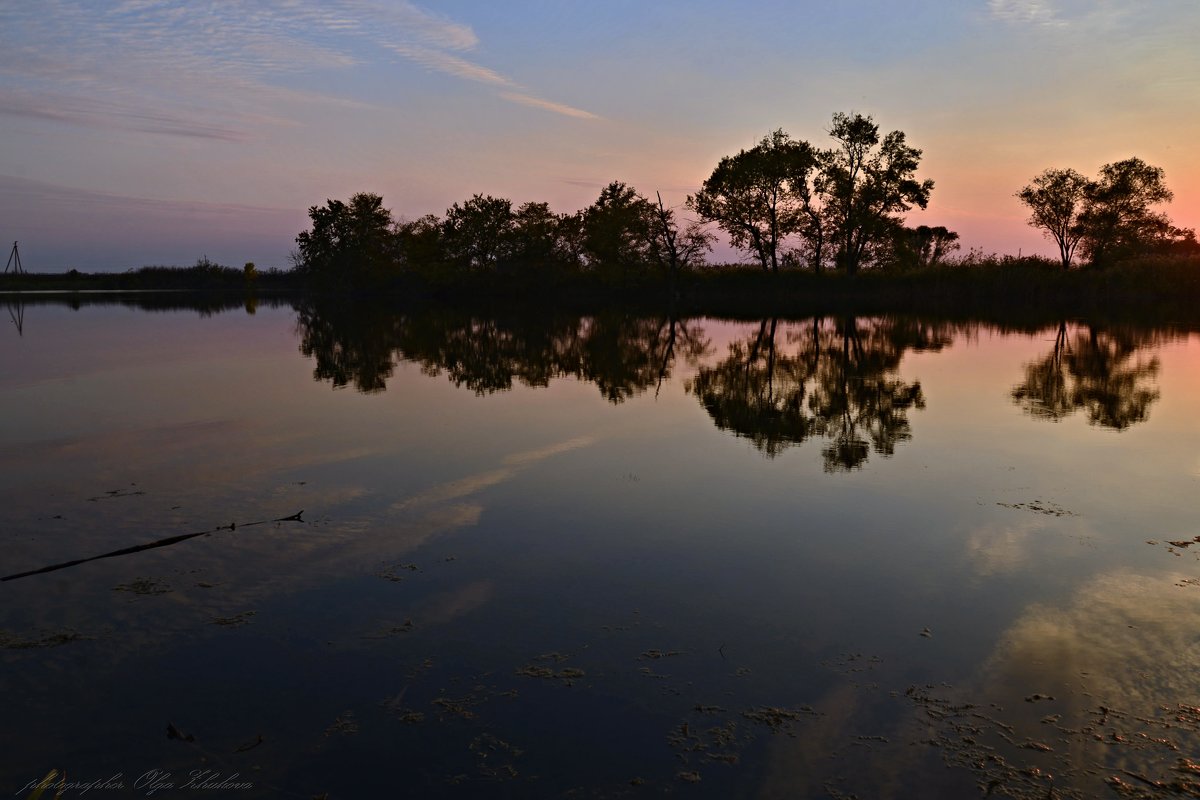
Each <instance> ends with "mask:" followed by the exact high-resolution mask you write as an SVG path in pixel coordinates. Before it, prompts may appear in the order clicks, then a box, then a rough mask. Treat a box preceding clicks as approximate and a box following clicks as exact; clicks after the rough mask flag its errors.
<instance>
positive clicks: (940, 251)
mask: <svg viewBox="0 0 1200 800" xmlns="http://www.w3.org/2000/svg"><path fill="white" fill-rule="evenodd" d="M892 247H893V250H894V252H893V260H894V263H895V264H896V265H897V266H900V267H934V266H937V265H938V264H941V263H942V259H944V258H945V257H946V256H948V255H949V254H950V253H953V252H954V251H955V250H958V249H959V244H958V234H957V233H955V232H954V231H952V230H949V229H947V228H945V227H943V226H941V225H938V226H936V227H930V226H928V225H918V226H917V227H915V228H899V229H898V230H897V231H896V235H895V238H894V239H893V242H892Z"/></svg>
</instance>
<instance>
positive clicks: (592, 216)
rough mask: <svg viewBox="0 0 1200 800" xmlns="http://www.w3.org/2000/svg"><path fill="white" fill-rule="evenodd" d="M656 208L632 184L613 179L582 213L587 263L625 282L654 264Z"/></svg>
mask: <svg viewBox="0 0 1200 800" xmlns="http://www.w3.org/2000/svg"><path fill="white" fill-rule="evenodd" d="M654 217H655V214H654V207H653V206H652V205H651V204H650V201H648V200H647V199H646V198H644V197H642V196H641V195H640V194H638V193H637V191H636V190H635V189H634V188H633V187H632V186H627V185H626V184H624V183H621V182H620V181H613V182H612V183H610V184H609V185H608V186H605V187H604V189H603V190H601V192H600V197H598V198H597V199H596V202H595V203H593V204H592V205H591V206H589V207H588V208H587V209H585V210H584V212H583V250H584V252H585V253H586V255H587V260H588V266H589V267H590V268H592V269H595V270H600V271H603V272H606V273H608V274H613V273H615V274H616V275H617V276H618V277H619V279H620V280H621V281H622V282H624V281H625V279H626V277H627V275H628V273H629V272H631V271H634V270H636V269H638V268H641V267H644V266H645V265H647V264H650V263H652V261H653V255H652V249H653V247H654V235H653V229H654Z"/></svg>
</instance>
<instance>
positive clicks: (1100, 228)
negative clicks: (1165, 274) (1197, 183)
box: [1079, 158, 1173, 264]
mask: <svg viewBox="0 0 1200 800" xmlns="http://www.w3.org/2000/svg"><path fill="white" fill-rule="evenodd" d="M1164 179H1165V173H1164V172H1163V170H1162V168H1161V167H1152V166H1150V165H1149V164H1147V163H1146V162H1144V161H1142V160H1141V159H1140V158H1127V159H1125V160H1124V161H1118V162H1116V163H1113V164H1105V165H1104V166H1103V167H1101V168H1100V177H1099V179H1098V180H1096V181H1093V182H1091V183H1089V184H1088V188H1087V203H1086V206H1085V208H1084V211H1083V213H1082V214H1081V215H1080V220H1079V222H1080V226H1081V227H1082V229H1083V237H1082V240H1081V242H1080V247H1081V248H1082V249H1083V252H1084V254H1085V255H1087V256H1088V258H1089V260H1090V261H1091V262H1092V263H1093V264H1105V263H1110V262H1112V261H1115V260H1118V259H1120V258H1126V257H1129V256H1132V255H1136V254H1138V253H1139V252H1145V251H1146V250H1149V249H1152V247H1153V246H1154V245H1155V244H1156V243H1158V242H1161V241H1163V240H1164V239H1167V238H1168V237H1169V236H1170V233H1171V230H1172V227H1171V221H1170V220H1169V219H1168V218H1167V216H1166V214H1162V213H1158V212H1155V211H1153V210H1151V206H1153V205H1156V204H1158V203H1166V202H1170V200H1171V198H1172V197H1173V195H1172V194H1171V192H1170V190H1169V189H1167V187H1166V184H1165V183H1164Z"/></svg>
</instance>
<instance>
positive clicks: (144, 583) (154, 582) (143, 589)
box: [113, 578, 174, 595]
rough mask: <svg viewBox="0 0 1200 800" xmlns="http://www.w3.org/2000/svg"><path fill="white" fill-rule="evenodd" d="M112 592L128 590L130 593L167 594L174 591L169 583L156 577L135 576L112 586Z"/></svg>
mask: <svg viewBox="0 0 1200 800" xmlns="http://www.w3.org/2000/svg"><path fill="white" fill-rule="evenodd" d="M113 591H114V592H129V593H130V594H140V595H156V594H168V593H169V592H172V591H174V589H172V588H171V586H170V584H168V583H166V582H165V581H160V580H158V579H157V578H137V579H136V580H132V581H130V582H129V583H121V584H118V585H116V586H114V587H113Z"/></svg>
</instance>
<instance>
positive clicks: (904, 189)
mask: <svg viewBox="0 0 1200 800" xmlns="http://www.w3.org/2000/svg"><path fill="white" fill-rule="evenodd" d="M829 135H830V136H831V137H833V138H834V139H835V140H836V141H837V143H838V144H837V145H836V146H835V147H834V148H833V150H832V151H831V155H830V157H829V159H828V161H827V162H826V163H825V164H824V165H823V172H824V175H825V179H824V183H823V192H824V194H825V197H826V201H825V213H826V219H827V223H826V226H827V229H828V233H829V235H830V239H831V241H833V242H835V243H836V254H835V255H836V261H837V264H838V266H840V267H842V268H843V269H845V270H846V274H848V275H853V274H855V273H856V272H858V270H859V268H860V267H861V266H862V265H863V264H864V263H865V262H866V260H867V258H868V257H869V255H870V253H871V252H872V248H873V247H875V246H877V245H878V244H879V243H881V242H886V241H888V240H890V239H891V237H892V234H893V232H894V231H895V229H896V228H897V227H898V226H900V225H901V224H902V218H901V217H900V216H899V215H900V214H902V213H904V212H907V211H909V210H910V209H911V208H912V207H913V206H918V207H920V208H925V207H926V206H927V205H928V204H929V195H930V193H931V192H932V191H933V181H931V180H925V181H918V180H917V179H916V177H915V174H916V170H917V166H918V165H919V164H920V160H921V151H920V150H918V149H916V148H914V147H910V146H908V144H907V143H906V141H905V136H904V133H902V132H901V131H892V132H891V133H889V134H887V135H886V136H884V137H883V139H882V141H881V140H880V138H879V126H878V125H876V124H875V122H874V120H872V119H871V118H870V117H864V116H863V115H861V114H855V115H854V116H849V115H847V114H841V113H838V114H834V115H833V127H832V128H831V129H830V131H829Z"/></svg>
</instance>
